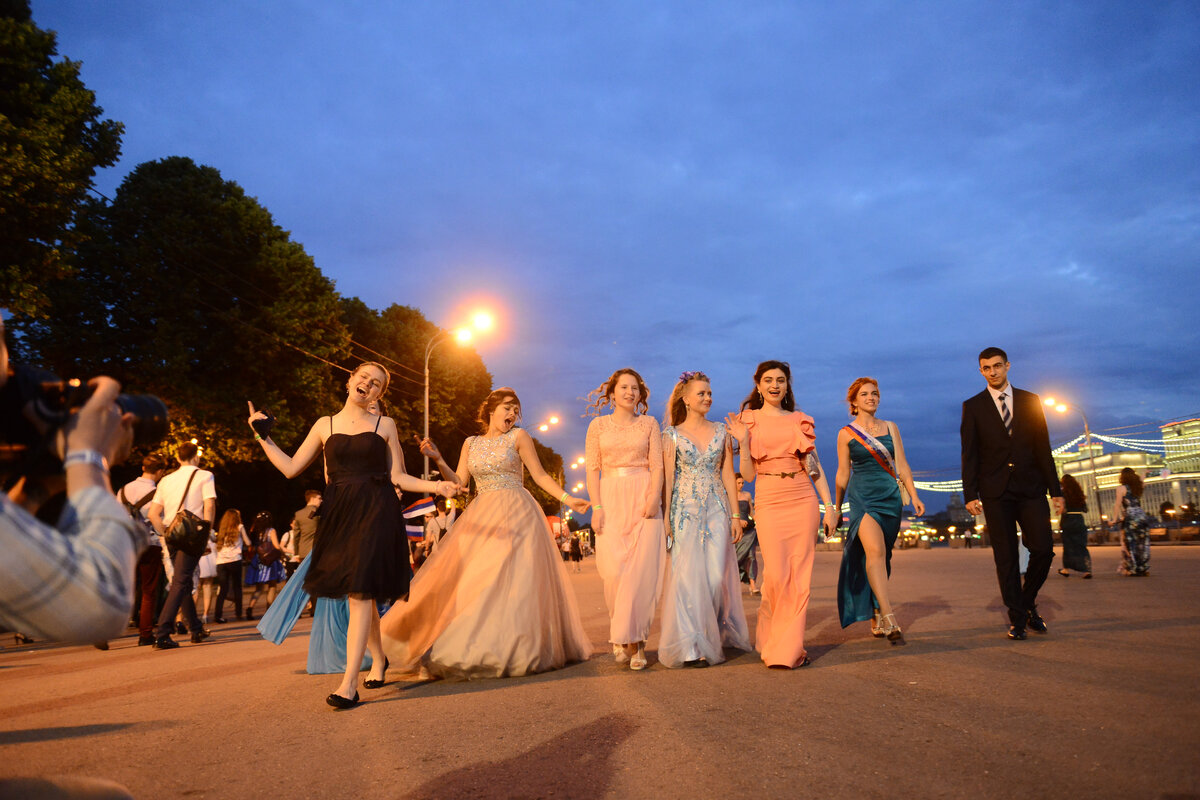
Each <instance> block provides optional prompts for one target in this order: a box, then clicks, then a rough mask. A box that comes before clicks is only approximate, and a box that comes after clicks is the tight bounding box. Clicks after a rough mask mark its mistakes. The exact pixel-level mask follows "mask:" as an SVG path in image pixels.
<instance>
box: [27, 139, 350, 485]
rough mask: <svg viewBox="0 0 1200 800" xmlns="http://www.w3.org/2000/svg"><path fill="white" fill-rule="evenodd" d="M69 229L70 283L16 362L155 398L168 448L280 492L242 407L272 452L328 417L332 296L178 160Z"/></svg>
mask: <svg viewBox="0 0 1200 800" xmlns="http://www.w3.org/2000/svg"><path fill="white" fill-rule="evenodd" d="M80 227H81V228H83V229H84V230H85V232H87V233H88V234H89V237H90V241H89V242H88V243H86V244H85V245H83V246H82V247H81V248H80V249H79V253H78V269H77V270H76V272H75V273H74V274H72V275H70V276H68V277H66V278H63V279H60V280H58V281H56V282H54V283H53V284H52V285H50V286H48V287H47V294H48V296H49V297H50V299H51V302H52V304H53V311H54V313H53V315H52V317H49V318H46V319H42V320H34V321H28V322H26V323H25V324H24V325H21V326H19V328H20V335H21V342H20V343H21V347H22V350H23V353H22V354H23V355H25V356H26V357H27V358H33V359H36V360H37V361H38V362H39V363H41V364H43V365H45V366H47V367H49V368H52V369H54V370H56V371H58V372H59V373H61V374H64V375H80V376H88V375H92V374H96V373H104V374H107V375H112V376H113V377H115V378H117V379H118V380H120V381H121V382H122V383H123V384H125V385H126V386H127V387H128V388H129V389H130V390H132V391H144V392H151V393H153V394H156V395H158V396H160V397H161V398H162V399H163V400H164V401H165V402H166V403H167V405H168V407H169V408H170V412H171V433H170V437H169V441H168V445H170V444H173V443H176V442H178V441H181V440H185V439H190V438H193V437H194V438H197V439H199V440H200V443H201V444H202V445H203V446H204V447H205V449H206V457H205V461H206V464H208V465H211V466H216V467H218V468H226V467H228V468H230V469H233V468H234V465H236V464H243V465H244V464H253V465H255V466H254V468H253V469H252V470H251V473H244V474H242V479H241V480H240V481H239V482H242V483H256V484H258V485H259V487H260V489H261V490H262V491H264V492H265V493H267V494H269V495H274V496H277V495H278V494H279V493H280V492H283V491H285V490H284V489H283V488H282V487H283V484H282V483H281V479H280V478H279V476H278V475H277V473H276V474H275V475H274V476H272V473H273V472H274V470H273V469H271V468H269V467H265V466H264V465H265V460H264V459H263V457H262V455H261V453H260V452H259V448H258V446H257V445H256V444H255V443H254V441H253V439H252V438H251V433H250V430H249V428H248V427H247V426H246V422H245V420H246V416H247V413H246V401H247V400H248V399H249V400H253V401H254V402H255V403H256V404H258V405H260V406H267V407H269V408H270V409H271V410H272V411H273V412H274V413H275V414H276V415H277V416H278V418H279V423H278V426H277V428H276V433H275V439H276V441H278V442H279V443H280V444H281V445H282V446H284V448H285V449H290V448H292V447H294V446H295V445H296V444H298V443H299V441H300V440H301V439H302V438H303V436H304V435H305V434H306V433H307V431H308V429H309V426H310V425H312V424H313V422H314V420H315V419H316V418H317V417H318V416H320V415H322V414H329V413H331V412H332V411H335V410H336V409H337V408H338V407H339V406H340V404H341V402H342V400H343V399H344V397H345V395H344V393H343V392H342V391H341V388H340V387H341V385H342V383H343V382H344V380H345V374H344V373H343V372H342V371H341V370H340V369H339V368H338V364H339V363H340V362H342V361H343V360H345V358H346V354H347V331H346V327H345V326H344V325H343V323H342V321H341V317H340V307H339V303H338V296H337V294H336V293H335V291H334V288H333V284H332V282H331V281H329V280H328V279H327V278H326V277H325V276H324V275H322V274H321V272H320V270H319V269H317V267H316V265H315V264H314V263H313V261H312V259H311V258H310V257H309V256H308V255H307V254H306V253H305V252H304V249H303V248H302V247H301V246H300V245H299V244H297V243H296V242H293V241H292V240H291V239H290V237H289V235H288V233H287V232H286V231H284V230H282V229H281V228H280V227H279V226H277V225H276V224H275V223H274V221H273V220H272V218H271V215H270V213H268V212H267V210H266V209H264V208H263V207H262V206H261V205H259V203H258V202H257V201H256V200H254V199H253V198H251V197H248V196H246V194H245V192H244V191H243V190H242V189H241V187H239V186H238V185H237V184H236V183H233V182H232V181H228V180H225V179H224V178H222V177H221V175H220V173H219V172H218V171H217V170H216V169H213V168H212V167H206V166H198V165H197V164H195V163H194V162H193V161H191V160H190V159H187V158H167V159H163V160H161V161H154V162H148V163H145V164H142V165H140V166H138V167H137V169H135V170H134V171H133V172H132V173H131V174H130V175H129V176H128V177H127V178H126V179H125V181H124V182H123V183H122V184H121V186H120V188H119V189H118V191H117V194H116V197H115V198H114V200H113V202H112V204H111V205H105V204H102V203H99V202H95V203H92V204H91V206H90V208H89V209H88V214H87V215H86V217H85V218H84V219H83V220H81V225H80ZM260 468H261V469H260ZM255 470H259V471H258V472H255ZM240 474H241V473H240ZM256 476H257V477H256ZM268 476H271V477H269V478H268ZM263 481H266V483H265V484H264V483H263ZM307 481H308V482H309V483H319V482H320V469H319V467H314V469H313V474H312V475H309V476H308V477H307ZM286 492H287V493H288V494H289V495H291V494H294V492H292V490H291V488H289V489H287V490H286ZM256 502H258V503H260V504H264V505H269V503H264V502H263V500H262V499H261V498H260V499H258V500H257V501H256ZM260 507H261V505H260Z"/></svg>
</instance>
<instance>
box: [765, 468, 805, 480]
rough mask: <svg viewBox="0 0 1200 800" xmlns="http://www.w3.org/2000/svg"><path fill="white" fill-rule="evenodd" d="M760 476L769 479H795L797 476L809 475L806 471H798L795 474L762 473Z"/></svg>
mask: <svg viewBox="0 0 1200 800" xmlns="http://www.w3.org/2000/svg"><path fill="white" fill-rule="evenodd" d="M758 474H759V475H765V476H767V477H768V478H794V477H796V476H797V475H803V476H805V477H808V473H807V472H805V471H804V470H802V469H800V470H796V471H795V472H760V473H758Z"/></svg>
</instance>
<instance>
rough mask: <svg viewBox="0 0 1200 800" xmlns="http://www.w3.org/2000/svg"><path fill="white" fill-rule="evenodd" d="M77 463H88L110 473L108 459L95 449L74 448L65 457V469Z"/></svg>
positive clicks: (105, 472)
mask: <svg viewBox="0 0 1200 800" xmlns="http://www.w3.org/2000/svg"><path fill="white" fill-rule="evenodd" d="M75 464H88V465H90V466H93V467H95V468H96V469H98V470H100V471H101V472H103V473H104V474H105V475H107V474H108V459H107V458H105V457H104V456H102V455H100V453H98V452H97V451H95V450H72V451H71V452H69V453H67V455H66V457H65V458H63V469H64V470H65V469H66V468H67V467H70V466H74V465H75Z"/></svg>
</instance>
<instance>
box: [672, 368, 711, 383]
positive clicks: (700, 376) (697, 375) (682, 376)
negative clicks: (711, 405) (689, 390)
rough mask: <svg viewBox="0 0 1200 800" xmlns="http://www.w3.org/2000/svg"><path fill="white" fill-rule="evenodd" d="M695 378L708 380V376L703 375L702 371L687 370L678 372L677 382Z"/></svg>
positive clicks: (685, 381)
mask: <svg viewBox="0 0 1200 800" xmlns="http://www.w3.org/2000/svg"><path fill="white" fill-rule="evenodd" d="M695 380H701V381H706V380H708V376H707V375H705V374H704V373H703V372H690V371H689V372H681V373H679V382H680V383H687V382H688V381H695Z"/></svg>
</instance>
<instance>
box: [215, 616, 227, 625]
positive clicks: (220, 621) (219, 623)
mask: <svg viewBox="0 0 1200 800" xmlns="http://www.w3.org/2000/svg"><path fill="white" fill-rule="evenodd" d="M228 621H229V620H227V619H225V618H224V617H217V619H216V623H217V624H218V625H224V624H225V623H226V622H228Z"/></svg>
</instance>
